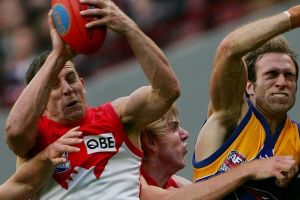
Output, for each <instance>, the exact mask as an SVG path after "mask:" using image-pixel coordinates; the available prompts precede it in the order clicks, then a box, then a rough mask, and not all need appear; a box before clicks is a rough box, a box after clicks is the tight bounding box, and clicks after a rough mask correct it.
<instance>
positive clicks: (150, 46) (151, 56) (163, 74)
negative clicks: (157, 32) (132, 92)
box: [125, 26, 179, 98]
mask: <svg viewBox="0 0 300 200" xmlns="http://www.w3.org/2000/svg"><path fill="white" fill-rule="evenodd" d="M125 35H126V38H127V41H128V43H129V45H130V46H131V48H132V49H133V51H134V53H135V55H136V57H137V59H138V60H139V62H140V64H141V66H142V68H143V70H144V72H145V74H146V76H147V78H148V81H149V82H150V84H151V86H152V87H153V89H157V90H159V91H160V95H162V96H163V97H166V98H169V97H170V96H172V94H173V96H176V97H177V96H178V95H179V83H178V81H177V78H176V76H175V73H174V72H173V69H172V68H171V66H170V63H169V62H168V60H167V58H166V56H165V55H164V53H163V52H162V51H161V49H160V48H159V47H158V46H157V45H156V44H155V43H154V42H153V41H152V40H151V39H150V38H149V37H148V36H146V35H145V34H144V33H143V32H142V31H141V30H140V29H139V28H138V27H136V26H133V28H131V29H130V30H129V31H127V32H126V33H125Z"/></svg>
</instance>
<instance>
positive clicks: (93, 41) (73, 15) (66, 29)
mask: <svg viewBox="0 0 300 200" xmlns="http://www.w3.org/2000/svg"><path fill="white" fill-rule="evenodd" d="M87 8H89V5H86V4H80V3H79V1H78V0H52V17H53V20H54V24H55V27H56V29H57V31H58V32H59V34H60V35H61V37H62V39H63V40H64V41H65V42H66V43H67V44H68V45H69V46H70V47H71V48H72V49H73V50H75V51H76V52H79V53H82V54H93V53H95V52H96V51H98V50H99V49H100V48H101V46H102V45H103V42H104V39H105V36H106V27H105V26H103V27H97V28H90V29H87V28H86V27H85V24H86V23H88V22H90V21H93V20H94V18H93V17H83V16H81V15H80V11H82V10H86V9H87Z"/></svg>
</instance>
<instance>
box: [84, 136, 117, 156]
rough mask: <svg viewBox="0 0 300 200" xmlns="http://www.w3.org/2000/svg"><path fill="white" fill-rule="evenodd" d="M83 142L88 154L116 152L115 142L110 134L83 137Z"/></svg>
mask: <svg viewBox="0 0 300 200" xmlns="http://www.w3.org/2000/svg"><path fill="white" fill-rule="evenodd" d="M83 140H84V144H85V146H86V148H87V153H88V154H91V153H97V152H115V151H116V142H115V138H114V136H113V134H112V133H104V134H100V135H89V136H84V137H83Z"/></svg>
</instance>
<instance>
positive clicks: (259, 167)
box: [141, 156, 297, 200]
mask: <svg viewBox="0 0 300 200" xmlns="http://www.w3.org/2000/svg"><path fill="white" fill-rule="evenodd" d="M282 171H284V172H285V173H284V174H285V175H284V174H283V173H282ZM296 173H297V164H296V162H295V160H293V159H292V157H290V156H278V157H272V158H268V159H261V160H254V161H251V162H249V163H245V164H241V165H240V166H238V167H236V168H234V169H231V170H230V171H228V172H226V173H223V174H221V175H218V176H215V177H213V178H211V179H208V180H204V181H202V182H199V183H194V184H190V185H187V186H185V187H183V188H180V189H173V190H172V189H171V190H164V189H161V188H158V187H155V186H148V185H146V184H145V183H143V182H142V193H141V200H151V199H160V200H169V199H170V200H171V199H172V200H188V199H194V200H212V199H222V198H223V197H225V196H226V195H227V194H229V193H230V192H232V191H233V190H235V189H236V188H238V187H239V186H240V185H241V184H243V183H244V182H246V181H248V180H261V179H266V178H270V177H276V179H277V183H278V184H279V185H280V186H285V185H286V184H287V183H288V181H289V180H290V179H291V178H292V177H293V176H294V175H295V174H296Z"/></svg>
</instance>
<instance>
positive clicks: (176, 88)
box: [168, 81, 181, 102]
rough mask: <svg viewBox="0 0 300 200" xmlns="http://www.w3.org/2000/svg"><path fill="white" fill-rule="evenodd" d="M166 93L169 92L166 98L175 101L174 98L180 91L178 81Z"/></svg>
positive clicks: (176, 97)
mask: <svg viewBox="0 0 300 200" xmlns="http://www.w3.org/2000/svg"><path fill="white" fill-rule="evenodd" d="M168 94H169V95H168V99H169V101H170V102H174V101H176V99H178V98H179V97H180V95H181V91H180V86H179V82H178V81H177V84H174V86H173V87H171V88H170V90H169V92H168Z"/></svg>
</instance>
